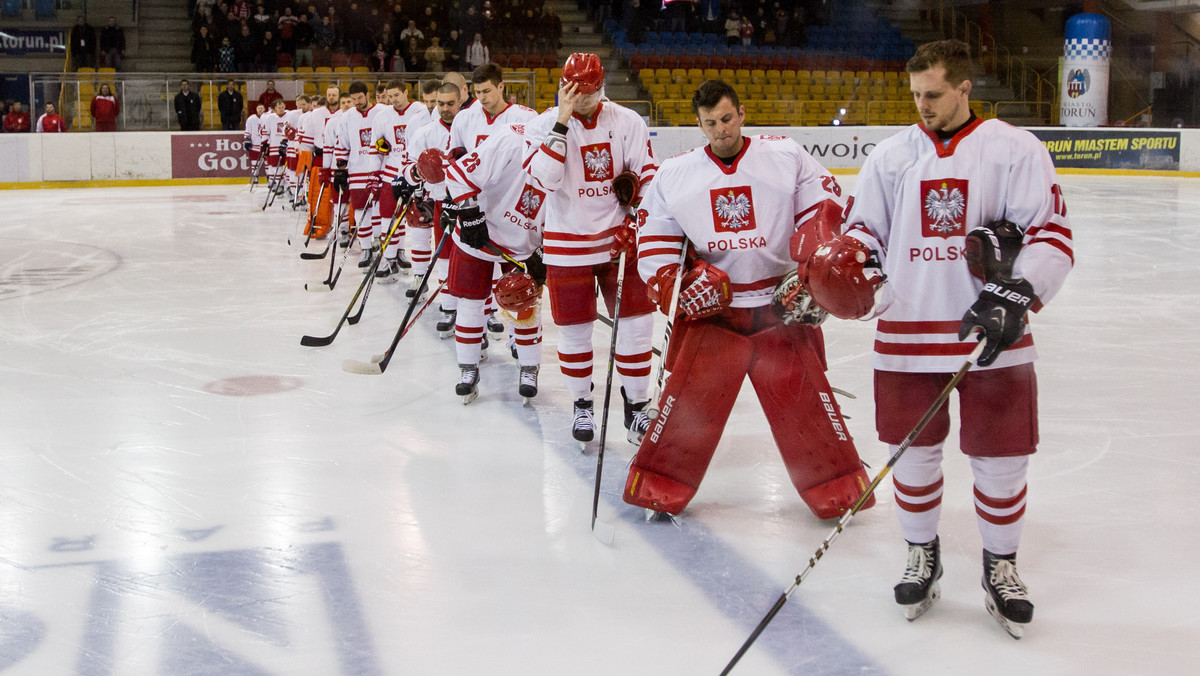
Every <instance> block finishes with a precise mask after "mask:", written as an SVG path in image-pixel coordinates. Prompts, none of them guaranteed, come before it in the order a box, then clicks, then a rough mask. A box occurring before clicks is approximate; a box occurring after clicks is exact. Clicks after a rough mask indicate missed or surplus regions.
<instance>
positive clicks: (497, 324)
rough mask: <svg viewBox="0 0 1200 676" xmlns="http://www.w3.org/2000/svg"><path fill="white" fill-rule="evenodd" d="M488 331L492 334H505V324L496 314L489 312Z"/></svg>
mask: <svg viewBox="0 0 1200 676" xmlns="http://www.w3.org/2000/svg"><path fill="white" fill-rule="evenodd" d="M487 330H488V331H490V332H492V333H504V322H502V321H500V320H499V319H496V313H495V312H489V313H488V316H487Z"/></svg>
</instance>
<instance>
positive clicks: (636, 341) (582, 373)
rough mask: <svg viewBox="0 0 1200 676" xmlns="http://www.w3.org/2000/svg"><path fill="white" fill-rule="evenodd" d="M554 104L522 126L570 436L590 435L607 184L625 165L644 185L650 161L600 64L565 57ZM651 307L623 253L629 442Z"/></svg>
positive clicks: (612, 218) (640, 424)
mask: <svg viewBox="0 0 1200 676" xmlns="http://www.w3.org/2000/svg"><path fill="white" fill-rule="evenodd" d="M560 86H561V88H560V89H559V92H558V106H557V107H554V108H551V109H550V110H548V111H546V112H544V113H542V114H541V115H539V116H538V117H537V118H536V119H534V120H533V121H532V122H530V123H528V124H527V125H526V132H525V133H526V140H527V141H528V142H529V144H530V155H529V157H527V158H526V171H527V172H528V173H529V176H530V179H531V181H530V182H531V185H532V186H533V187H534V188H536V189H537V190H539V191H541V192H543V193H545V195H546V204H545V206H544V207H543V208H544V209H545V210H546V215H545V218H546V223H545V231H544V233H543V237H544V238H545V247H544V252H545V261H546V268H547V284H548V288H549V290H550V307H551V313H552V314H553V318H554V323H555V324H556V325H557V326H558V327H559V348H558V359H559V364H560V367H559V368H560V370H561V371H562V373H563V376H564V377H565V379H566V382H567V389H568V391H569V392H570V393H571V398H572V399H573V400H574V402H575V414H574V418H573V422H572V430H571V431H572V436H573V437H574V438H575V439H576V440H578V441H581V442H586V441H591V440H592V437H593V434H594V430H595V420H594V415H593V398H592V362H593V350H592V326H593V323H594V322H595V321H596V317H597V314H596V293H595V289H596V286H597V283H599V287H600V291H601V294H602V295H603V296H604V300H605V303H606V305H607V307H608V309H609V313H610V314H611V313H612V310H613V306H614V300H615V296H616V290H617V277H618V270H617V265H616V264H615V262H614V260H613V256H612V251H611V248H612V243H613V236H614V233H616V232H617V230H618V229H620V228H621V227H622V225H623V223H624V222H625V220H626V217H627V214H626V212H625V210H624V208H623V207H622V206H621V205H620V204H618V202H617V198H616V195H615V194H614V192H613V189H612V181H613V179H614V178H615V177H616V176H617V175H619V174H621V173H622V172H623V171H632V172H633V173H634V174H636V175H637V176H638V182H639V183H640V184H641V185H643V186H644V185H645V184H646V183H648V182H649V181H650V179H651V178H652V177H653V176H654V171H655V169H656V168H657V163H656V162H655V160H654V155H653V152H652V151H651V149H650V131H649V129H648V128H647V127H646V123H645V122H644V121H643V120H642V117H641V116H640V115H638V114H637V113H635V112H633V111H632V110H629V109H628V108H625V107H623V106H620V105H617V104H615V103H613V102H611V101H608V100H606V99H605V98H604V67H603V66H602V65H601V63H600V58H599V57H598V56H596V55H595V54H572V55H571V56H570V57H569V58H568V59H567V61H566V63H565V64H564V65H563V70H562V80H561V82H560ZM653 311H654V304H653V303H651V302H650V301H649V300H648V299H647V296H646V285H645V283H644V282H643V281H642V279H641V278H640V277H638V275H637V273H636V270H635V261H634V260H633V257H632V256H628V257H627V258H626V272H625V276H624V286H623V294H622V299H621V308H620V329H619V331H618V334H617V346H616V354H615V360H616V370H617V373H618V374H619V375H620V377H621V383H622V388H621V392H622V396H623V398H624V399H625V426H626V428H627V429H628V430H630V440H631V441H635V440H640V435H641V434H642V433H644V432H645V430H646V429H647V428H648V426H649V420H648V419H647V418H646V415H645V413H644V408H645V405H646V404H647V403H648V402H649V386H650V350H651V345H650V343H651V340H652V337H651V333H652V332H653V329H654V321H653V317H652V316H651V315H650V313H651V312H653Z"/></svg>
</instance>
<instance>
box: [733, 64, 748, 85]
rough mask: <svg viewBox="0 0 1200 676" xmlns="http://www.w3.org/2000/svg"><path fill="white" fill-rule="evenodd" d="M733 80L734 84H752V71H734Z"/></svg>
mask: <svg viewBox="0 0 1200 676" xmlns="http://www.w3.org/2000/svg"><path fill="white" fill-rule="evenodd" d="M733 80H734V82H737V83H738V84H742V85H746V84H750V83H751V82H753V80H752V79H751V77H750V71H748V70H743V69H741V68H739V69H737V70H735V71H733Z"/></svg>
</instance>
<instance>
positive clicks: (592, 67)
mask: <svg viewBox="0 0 1200 676" xmlns="http://www.w3.org/2000/svg"><path fill="white" fill-rule="evenodd" d="M572 82H574V83H575V84H576V85H577V86H578V91H579V93H580V94H594V93H595V92H598V91H600V88H601V87H603V86H604V65H603V64H601V63H600V57H598V56H596V55H595V54H585V53H581V52H575V53H574V54H572V55H570V56H568V57H567V62H566V63H564V64H563V69H562V80H560V81H559V83H558V86H559V87H566V86H567V85H568V84H570V83H572Z"/></svg>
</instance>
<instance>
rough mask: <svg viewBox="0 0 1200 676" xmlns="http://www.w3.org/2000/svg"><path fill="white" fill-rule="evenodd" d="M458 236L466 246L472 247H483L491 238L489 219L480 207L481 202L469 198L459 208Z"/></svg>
mask: <svg viewBox="0 0 1200 676" xmlns="http://www.w3.org/2000/svg"><path fill="white" fill-rule="evenodd" d="M458 223H459V226H458V238H459V240H460V241H462V243H463V244H464V245H465V246H469V247H471V248H472V249H483V247H485V246H487V245H488V242H490V241H491V238H490V237H488V229H487V221H485V220H484V218H483V212H482V211H480V209H479V202H477V201H475V200H474V199H471V200H467V201H466V202H464V203H463V204H462V205H460V206H459V208H458Z"/></svg>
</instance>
